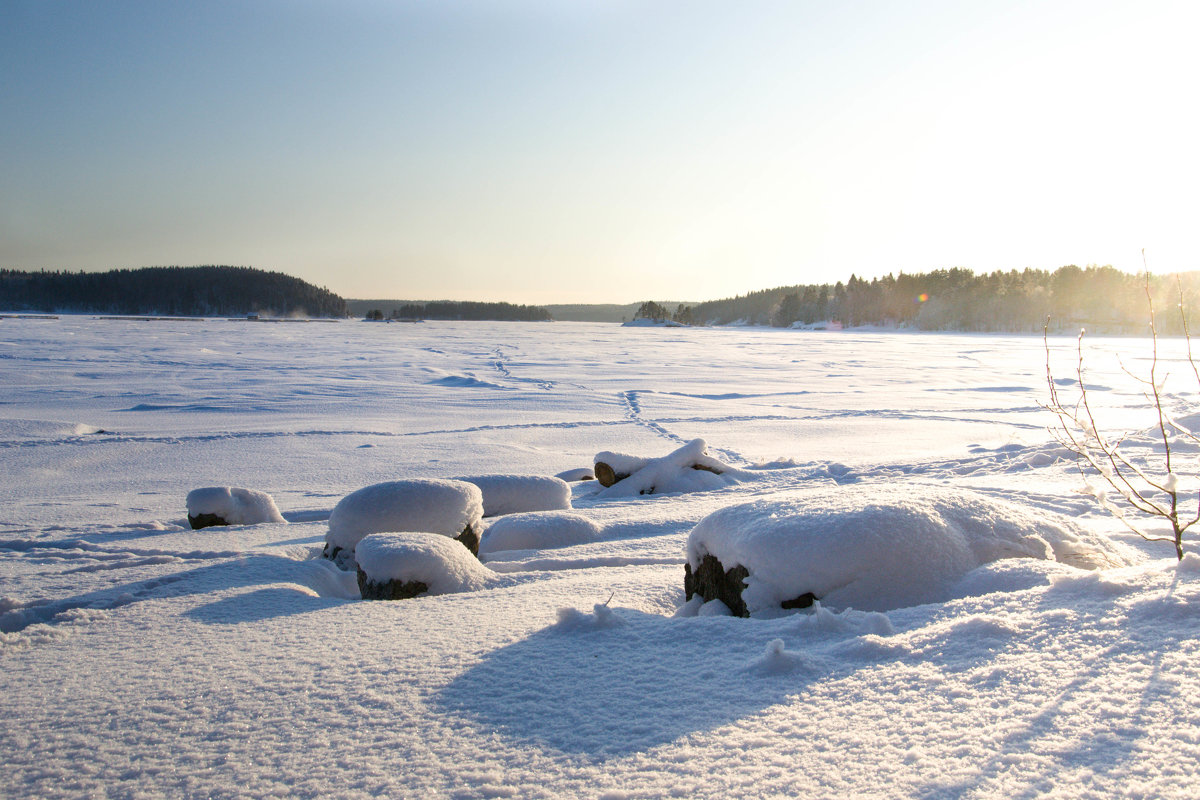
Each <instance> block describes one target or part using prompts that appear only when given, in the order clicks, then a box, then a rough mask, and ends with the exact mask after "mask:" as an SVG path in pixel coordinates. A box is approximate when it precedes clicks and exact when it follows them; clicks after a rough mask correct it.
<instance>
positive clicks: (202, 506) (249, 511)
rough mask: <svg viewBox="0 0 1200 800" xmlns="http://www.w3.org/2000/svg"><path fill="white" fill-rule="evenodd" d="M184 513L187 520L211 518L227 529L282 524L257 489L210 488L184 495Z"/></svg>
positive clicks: (269, 500) (271, 501) (269, 499)
mask: <svg viewBox="0 0 1200 800" xmlns="http://www.w3.org/2000/svg"><path fill="white" fill-rule="evenodd" d="M187 512H188V516H190V517H195V516H199V515H200V514H215V515H216V516H218V517H220V518H221V519H223V520H225V521H226V522H228V523H229V524H230V525H257V524H259V523H260V522H286V520H285V519H284V518H283V516H282V515H281V514H280V513H279V509H278V508H277V507H276V506H275V500H274V499H273V498H272V497H271V495H269V494H267V493H266V492H260V491H258V490H257V489H239V488H237V487H230V486H211V487H208V488H205V489H193V490H192V491H190V492H188V496H187Z"/></svg>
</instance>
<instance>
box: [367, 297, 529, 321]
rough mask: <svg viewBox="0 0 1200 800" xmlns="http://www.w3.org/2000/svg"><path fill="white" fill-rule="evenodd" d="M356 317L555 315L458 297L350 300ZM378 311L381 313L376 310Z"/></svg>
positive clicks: (507, 318)
mask: <svg viewBox="0 0 1200 800" xmlns="http://www.w3.org/2000/svg"><path fill="white" fill-rule="evenodd" d="M346 306H347V308H348V309H349V310H350V314H351V315H352V316H355V317H366V316H376V317H377V318H380V319H463V320H499V321H502V322H510V321H511V322H548V321H550V320H551V319H553V317H552V316H551V315H550V312H549V311H547V310H546V309H545V308H542V307H541V306H518V305H513V304H512V303H478V302H472V301H465V300H464V301H458V300H432V301H417V300H347V301H346ZM376 312H378V313H376Z"/></svg>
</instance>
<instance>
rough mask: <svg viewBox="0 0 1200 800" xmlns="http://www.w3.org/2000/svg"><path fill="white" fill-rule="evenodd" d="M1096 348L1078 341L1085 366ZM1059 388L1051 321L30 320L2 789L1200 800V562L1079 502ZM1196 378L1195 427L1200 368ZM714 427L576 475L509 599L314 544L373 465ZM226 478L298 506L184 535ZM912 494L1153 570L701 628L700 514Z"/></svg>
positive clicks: (1187, 409)
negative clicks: (621, 489) (956, 503)
mask: <svg viewBox="0 0 1200 800" xmlns="http://www.w3.org/2000/svg"><path fill="white" fill-rule="evenodd" d="M1074 344H1075V342H1074V339H1073V338H1070V337H1067V338H1064V339H1061V340H1057V339H1053V338H1052V339H1051V341H1050V345H1051V349H1052V354H1053V356H1054V358H1055V360H1056V364H1061V366H1062V371H1061V374H1064V375H1069V374H1071V370H1073V367H1074ZM1090 344H1091V345H1092V346H1094V347H1096V348H1098V350H1099V352H1098V355H1097V357H1096V358H1095V359H1092V358H1091V357H1089V368H1090V369H1089V381H1090V383H1091V384H1094V386H1095V387H1096V388H1095V389H1094V390H1093V391H1094V393H1093V394H1092V396H1091V399H1092V400H1093V401H1094V402H1095V409H1096V410H1097V412H1101V413H1103V414H1104V415H1105V418H1106V419H1114V420H1116V421H1118V422H1121V423H1124V422H1125V421H1128V422H1130V423H1131V424H1132V425H1133V426H1134V428H1131V429H1135V428H1136V426H1137V425H1140V424H1141V423H1142V422H1143V421H1145V425H1144V426H1143V427H1144V428H1145V429H1147V430H1148V429H1149V426H1150V425H1152V424H1153V422H1154V421H1153V420H1149V421H1146V417H1145V415H1144V413H1143V407H1144V405H1145V399H1144V397H1143V395H1142V393H1141V392H1142V387H1140V386H1138V385H1137V383H1136V382H1135V381H1133V380H1131V379H1130V378H1129V377H1128V376H1127V375H1126V374H1125V373H1124V372H1123V371H1122V369H1121V364H1120V363H1118V362H1117V360H1116V358H1115V356H1116V355H1118V354H1119V355H1121V356H1122V358H1123V360H1124V362H1125V364H1126V365H1127V366H1130V367H1131V368H1133V369H1135V370H1138V369H1140V368H1141V367H1144V366H1145V364H1146V348H1145V342H1142V341H1138V340H1096V341H1094V342H1091V343H1090ZM1181 352H1182V348H1180V347H1179V346H1178V342H1175V341H1171V340H1164V341H1163V342H1161V343H1160V358H1161V359H1162V361H1161V362H1160V363H1161V366H1162V368H1163V370H1164V372H1170V373H1171V375H1172V376H1177V375H1185V376H1186V375H1187V374H1190V372H1189V371H1188V370H1187V369H1186V364H1185V363H1184V362H1182V361H1181V360H1180V358H1181ZM680 365H686V367H681V366H680ZM1044 381H1045V364H1044V360H1043V352H1042V342H1041V339H1040V337H1014V336H952V335H933V334H867V333H860V332H854V331H845V332H841V333H836V334H834V333H811V332H803V331H788V330H765V329H763V330H758V329H752V328H744V329H737V330H731V329H720V330H715V329H694V328H670V329H664V328H654V329H647V328H622V327H621V326H619V325H591V324H583V323H555V324H553V325H543V324H539V325H533V324H519V323H465V322H464V323H449V322H447V323H440V322H429V323H426V324H424V325H403V326H399V325H367V324H362V323H358V322H349V321H348V322H330V323H308V324H303V323H297V324H287V325H270V324H257V323H255V324H249V323H245V322H240V323H234V322H227V321H225V320H206V321H189V322H182V321H181V322H169V321H167V322H139V321H116V320H104V319H93V318H90V317H69V316H64V317H62V318H61V319H60V320H57V321H35V320H15V319H14V320H2V321H0V659H2V660H3V669H0V698H3V699H2V700H0V707H2V709H3V712H4V718H5V724H4V725H0V747H2V748H3V752H4V754H5V769H4V770H2V771H0V796H3V797H12V798H27V797H28V798H33V797H37V798H77V797H91V796H95V797H164V796H165V797H215V798H232V797H238V798H268V797H289V798H324V797H345V798H378V797H393V798H397V797H453V798H481V797H531V798H552V797H553V798H558V797H609V798H618V797H628V798H633V797H636V798H639V799H640V798H667V797H692V798H707V797H771V798H794V797H809V796H812V797H865V798H885V797H886V798H893V797H909V798H917V797H922V798H926V797H927V798H988V797H1035V796H1046V797H1055V798H1088V797H1134V796H1141V797H1155V798H1191V797H1194V796H1195V770H1194V768H1193V767H1192V765H1194V764H1195V763H1196V762H1197V760H1198V759H1200V744H1197V743H1198V742H1200V712H1198V711H1197V710H1196V708H1195V704H1194V703H1193V702H1192V701H1191V698H1193V697H1195V696H1198V695H1200V670H1197V668H1196V664H1197V663H1200V556H1198V555H1197V554H1195V553H1194V552H1191V551H1193V550H1194V545H1193V544H1192V541H1191V540H1189V541H1188V542H1187V548H1188V550H1189V553H1188V555H1187V557H1186V558H1185V559H1184V561H1183V562H1182V563H1180V564H1176V562H1175V560H1174V557H1173V555H1172V553H1171V548H1170V546H1169V545H1166V544H1162V543H1146V542H1142V541H1140V540H1138V539H1136V538H1135V537H1133V536H1132V534H1129V533H1127V532H1125V531H1124V529H1123V528H1122V527H1121V526H1120V524H1119V523H1117V522H1114V521H1113V520H1112V519H1110V518H1109V516H1108V515H1107V514H1106V513H1104V512H1103V510H1101V509H1099V508H1097V506H1096V504H1095V502H1094V500H1093V499H1092V498H1090V497H1088V496H1086V495H1083V494H1081V493H1079V491H1078V490H1079V489H1080V488H1081V479H1080V476H1079V473H1078V471H1077V469H1076V467H1075V464H1074V461H1073V460H1072V459H1071V458H1070V457H1069V455H1068V454H1067V453H1065V452H1064V451H1063V450H1062V449H1061V448H1059V447H1058V446H1057V445H1055V444H1054V443H1053V441H1052V440H1051V439H1050V437H1049V435H1048V433H1047V432H1046V429H1045V426H1046V425H1047V424H1048V422H1049V421H1048V420H1047V419H1046V418H1045V414H1044V412H1042V411H1041V409H1040V408H1039V407H1038V401H1039V400H1042V399H1044V398H1043V393H1044V391H1045V389H1044V386H1045V383H1044ZM1166 389H1167V392H1168V398H1167V399H1168V404H1169V406H1170V408H1169V409H1168V410H1169V411H1170V413H1171V416H1172V417H1173V418H1174V419H1178V420H1189V419H1196V418H1197V416H1196V414H1197V409H1196V407H1195V393H1194V385H1193V388H1192V389H1189V390H1188V391H1186V392H1184V391H1177V390H1176V389H1173V388H1172V384H1171V383H1168V384H1167V387H1166ZM1139 430H1140V429H1139ZM696 438H702V439H704V440H705V441H706V442H707V443H708V450H709V453H710V455H711V456H712V457H713V458H716V459H719V460H720V461H721V462H722V463H724V464H728V465H730V466H732V467H734V468H736V469H738V470H743V471H745V473H746V477H744V478H739V480H738V482H736V483H731V484H729V485H725V486H721V487H718V488H715V489H712V490H706V491H697V492H686V493H668V494H657V493H656V494H652V495H640V496H638V495H635V496H605V495H602V493H601V492H600V491H599V488H600V487H599V486H598V485H597V484H596V483H595V482H587V483H581V484H574V485H573V486H572V492H573V497H572V505H573V507H574V510H573V511H572V512H570V513H574V514H579V515H581V516H584V517H586V518H588V519H590V520H592V521H593V522H594V523H596V524H597V525H598V526H600V528H601V535H600V536H599V537H598V538H595V539H593V540H590V541H584V542H579V543H577V544H573V545H570V546H565V547H564V546H555V547H553V548H550V547H545V548H535V549H523V550H515V551H497V552H494V553H491V554H489V556H488V566H489V568H491V569H492V570H493V571H494V572H500V571H501V570H503V574H502V575H499V576H498V577H500V578H503V579H504V581H503V582H500V583H489V584H488V586H487V587H486V588H485V589H482V590H473V591H464V592H454V593H450V594H445V595H437V596H429V597H420V598H417V599H415V600H411V601H405V602H397V603H369V602H362V601H361V600H359V599H358V590H357V584H356V576H355V573H354V572H350V571H346V570H340V569H338V568H337V566H336V565H335V564H334V563H333V562H331V561H329V560H326V559H324V558H321V557H320V552H321V547H322V545H323V543H324V539H325V535H326V533H327V532H328V525H327V520H329V518H330V516H331V511H332V509H333V507H334V506H335V504H337V503H338V501H339V500H341V499H342V498H343V497H345V496H346V495H347V494H348V493H350V492H353V491H355V490H356V489H358V488H360V487H364V486H370V485H374V484H378V483H381V482H389V481H395V480H400V479H404V480H408V479H423V478H451V477H453V476H456V475H471V474H485V473H486V474H495V473H499V474H512V473H520V474H532V475H555V474H557V473H560V472H562V471H565V470H568V469H576V468H579V467H580V466H586V465H589V464H590V463H591V459H592V457H593V456H594V455H595V454H596V453H599V452H602V451H605V450H609V451H614V452H621V453H634V454H641V455H643V456H645V457H647V458H651V457H662V456H663V455H666V454H669V453H671V452H672V451H675V450H678V449H679V448H680V447H683V446H685V445H687V444H688V443H689V442H690V441H692V440H694V439H696ZM1128 444H1129V446H1130V447H1131V448H1132V449H1131V454H1132V455H1133V456H1134V457H1135V458H1137V459H1139V460H1140V461H1142V462H1144V461H1145V460H1146V459H1149V458H1150V457H1151V456H1152V455H1153V453H1154V452H1155V451H1154V446H1155V445H1154V438H1153V437H1152V436H1142V435H1134V436H1132V437H1131V438H1130V439H1129V440H1128ZM1197 454H1198V448H1196V447H1194V446H1193V447H1191V448H1190V449H1188V448H1185V449H1184V451H1181V453H1180V458H1181V460H1180V461H1179V462H1178V463H1179V464H1181V465H1186V466H1185V468H1184V470H1183V474H1181V477H1180V481H1179V486H1180V487H1181V488H1184V489H1186V487H1188V486H1195V485H1197V482H1196V477H1195V467H1196V458H1197ZM755 465H757V466H758V467H760V468H751V467H754V466H755ZM766 467H769V468H766ZM198 486H248V487H255V488H256V489H258V490H261V491H264V492H267V493H269V494H270V495H271V496H272V497H273V498H274V499H275V501H276V503H277V504H278V507H279V509H280V511H281V513H282V515H283V517H284V518H285V519H287V520H288V521H289V522H290V523H291V524H289V525H254V526H247V527H238V528H217V529H211V528H210V529H205V530H203V531H192V530H190V529H189V528H188V527H187V521H186V519H185V518H184V516H183V513H182V509H181V508H180V505H181V503H180V501H181V499H182V498H183V497H184V496H185V495H186V493H187V492H188V490H189V489H192V488H194V487H198ZM897 488H899V489H900V490H911V492H912V493H913V495H914V496H916V495H917V494H919V493H922V492H924V491H926V490H942V489H944V490H958V489H962V490H973V491H977V492H978V493H979V494H981V495H983V496H984V497H987V498H989V499H991V500H997V501H1003V502H1005V503H1007V504H1010V505H1012V506H1013V507H1016V508H1018V509H1020V510H1022V512H1023V513H1025V514H1027V515H1029V516H1033V517H1035V518H1039V519H1040V518H1043V517H1044V518H1045V519H1046V520H1050V519H1058V517H1066V518H1068V519H1069V520H1071V521H1072V522H1073V523H1074V524H1076V525H1078V526H1079V528H1080V529H1082V530H1084V531H1086V532H1087V533H1088V534H1089V535H1091V536H1096V537H1103V539H1104V540H1107V541H1113V542H1117V543H1118V544H1122V545H1125V546H1133V547H1136V548H1137V549H1138V553H1139V555H1140V558H1141V560H1140V562H1139V563H1136V564H1133V565H1131V566H1128V567H1119V568H1100V569H1096V570H1091V571H1082V570H1079V569H1078V568H1076V567H1073V566H1069V565H1067V564H1062V563H1059V562H1058V561H1050V560H1042V559H1028V558H1023V559H1005V560H1002V561H998V562H992V563H989V564H985V565H983V566H980V567H977V568H975V569H973V570H969V571H967V572H966V573H965V575H963V576H962V577H961V578H960V579H959V580H957V581H955V582H954V583H953V584H952V585H951V586H950V587H949V588H948V589H947V591H946V598H947V599H945V600H944V601H942V602H937V603H932V604H928V605H921V606H909V607H905V608H898V609H894V610H889V611H887V612H886V613H880V612H868V611H862V610H858V609H852V610H845V609H842V608H835V607H829V608H827V607H825V606H824V605H820V604H819V605H818V606H816V607H814V608H811V609H809V610H805V611H799V612H794V613H787V614H781V615H780V616H779V617H777V618H771V619H767V618H758V619H750V620H745V619H738V618H733V617H730V616H727V615H721V614H716V613H714V612H716V611H719V610H720V609H719V608H717V605H718V604H707V605H705V606H703V608H704V611H703V615H701V613H700V609H701V607H700V606H698V605H693V606H692V607H691V608H690V609H688V611H691V612H692V613H691V615H690V616H688V615H687V613H686V612H683V613H681V614H680V616H678V617H676V616H673V615H674V614H675V612H676V610H677V609H680V607H681V606H683V605H684V603H683V600H684V598H683V565H684V562H685V560H686V543H687V538H688V533H689V531H690V530H691V529H692V528H694V527H695V526H696V525H697V524H698V523H699V522H700V520H702V519H704V518H705V517H706V516H708V515H710V514H712V513H713V512H716V511H719V510H721V509H723V508H726V507H731V506H738V505H744V504H746V503H750V502H755V501H758V500H763V501H771V500H779V499H780V498H781V497H793V498H803V497H807V496H808V495H809V494H810V493H811V494H813V495H814V496H815V495H819V494H823V493H829V492H843V493H847V494H848V495H849V494H850V493H853V494H854V495H856V496H860V497H884V496H885V495H887V493H888V492H890V491H891V490H893V489H897ZM968 511H969V509H968ZM542 513H545V514H548V515H553V514H558V513H564V512H542ZM1056 515H1057V516H1056ZM503 519H505V518H504V517H500V518H496V519H495V520H494V523H493V524H496V523H499V522H500V521H501V520H503ZM1072 530H1073V529H1072ZM1163 532H1164V531H1163V530H1162V528H1161V527H1159V528H1155V529H1153V530H1152V533H1159V534H1160V533H1163ZM1039 536H1041V537H1042V538H1045V537H1044V536H1042V535H1041V534H1039ZM1085 541H1087V540H1085ZM1047 543H1050V542H1049V540H1047ZM445 544H447V545H454V546H456V547H458V548H459V549H461V550H463V551H464V554H466V553H465V548H462V546H461V545H459V544H458V543H456V542H451V541H449V540H448V539H447V540H446V542H445ZM455 552H456V555H457V551H455ZM887 552H888V551H887V550H886V549H885V550H882V551H881V554H880V558H881V559H883V558H885V557H886V554H887ZM1159 559H1165V560H1159ZM900 577H901V578H902V579H904V578H905V576H904V575H901V576H900ZM726 612H727V610H726ZM776 642H782V646H780V645H779V644H776ZM795 656H799V658H795Z"/></svg>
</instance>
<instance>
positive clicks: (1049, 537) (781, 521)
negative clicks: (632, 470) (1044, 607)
mask: <svg viewBox="0 0 1200 800" xmlns="http://www.w3.org/2000/svg"><path fill="white" fill-rule="evenodd" d="M687 556H688V559H687V566H686V567H685V576H684V589H685V593H686V595H687V598H688V599H691V598H692V597H693V596H694V595H699V596H701V597H703V598H704V599H705V600H720V601H721V602H723V603H724V604H725V605H726V606H728V607H729V608H730V610H732V611H733V612H734V613H735V614H737V615H739V616H749V615H751V614H754V613H755V612H758V611H768V610H770V609H778V608H781V607H782V608H799V607H804V606H807V605H811V604H812V602H813V601H814V600H817V599H819V600H821V602H822V604H824V605H828V606H832V607H835V608H836V607H841V608H845V607H854V608H857V609H860V610H868V611H885V610H888V609H894V608H902V607H906V606H912V605H918V604H921V603H928V602H936V601H939V600H943V599H945V598H946V597H947V596H948V594H949V593H950V591H951V589H952V587H953V586H954V584H955V583H956V582H957V581H959V580H960V579H961V578H962V577H963V576H964V575H966V574H967V572H969V571H970V570H972V569H975V568H976V567H979V566H980V565H982V564H986V563H989V562H992V561H998V560H1000V559H1005V558H1037V559H1049V560H1054V561H1059V562H1062V563H1064V564H1068V565H1071V566H1075V567H1080V568H1083V569H1094V568H1098V567H1108V566H1118V565H1123V564H1126V563H1128V561H1127V559H1126V557H1125V555H1124V554H1123V553H1122V552H1121V551H1120V550H1118V549H1117V548H1116V546H1114V545H1112V544H1109V543H1107V542H1105V541H1103V540H1101V539H1100V538H1099V537H1096V536H1094V535H1092V534H1089V533H1088V532H1086V531H1084V530H1083V529H1082V528H1080V527H1079V526H1078V525H1076V524H1075V523H1073V522H1071V521H1070V520H1068V519H1066V518H1065V517H1059V516H1056V515H1053V514H1048V513H1046V512H1044V511H1040V510H1039V511H1036V512H1035V511H1033V510H1030V509H1024V508H1020V507H1018V506H1015V505H1012V504H1010V503H1006V502H1001V501H998V500H993V499H991V498H988V497H985V496H983V495H980V494H976V493H973V492H967V491H961V490H953V489H943V488H939V487H927V488H921V487H911V486H905V487H896V488H888V489H881V488H879V487H866V486H856V487H853V488H841V489H838V490H836V491H824V492H818V493H809V494H805V495H797V496H791V497H786V498H783V499H778V498H777V499H771V500H758V501H755V502H752V503H746V504H743V505H737V506H731V507H729V508H723V509H721V510H719V511H716V512H714V513H712V514H710V515H709V516H707V517H705V518H704V519H702V520H701V521H700V522H699V523H698V524H697V525H696V527H695V528H694V529H693V530H692V532H691V535H690V536H689V537H688V553H687Z"/></svg>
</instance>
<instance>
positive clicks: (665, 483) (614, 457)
mask: <svg viewBox="0 0 1200 800" xmlns="http://www.w3.org/2000/svg"><path fill="white" fill-rule="evenodd" d="M595 471H596V479H597V480H599V481H600V483H601V484H602V485H603V486H605V487H607V488H605V489H603V490H602V491H601V492H600V496H601V497H630V496H633V495H643V494H665V493H670V492H704V491H710V490H712V489H721V488H724V487H726V486H730V485H733V484H735V483H738V482H740V481H741V480H742V479H743V478H745V477H747V473H746V472H745V471H744V470H740V469H736V468H734V467H731V466H729V465H728V464H726V463H724V462H722V461H721V460H720V459H716V458H713V457H712V456H710V455H709V454H708V445H707V444H706V443H705V441H704V440H703V439H693V440H692V441H690V442H688V443H687V444H685V445H684V446H683V447H680V448H679V449H678V450H675V451H674V452H672V453H668V454H667V455H665V456H663V457H662V458H641V457H639V456H631V455H627V454H625V453H612V452H607V451H606V452H602V453H597V454H596V458H595Z"/></svg>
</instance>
